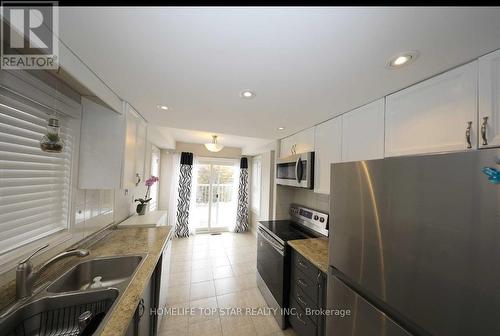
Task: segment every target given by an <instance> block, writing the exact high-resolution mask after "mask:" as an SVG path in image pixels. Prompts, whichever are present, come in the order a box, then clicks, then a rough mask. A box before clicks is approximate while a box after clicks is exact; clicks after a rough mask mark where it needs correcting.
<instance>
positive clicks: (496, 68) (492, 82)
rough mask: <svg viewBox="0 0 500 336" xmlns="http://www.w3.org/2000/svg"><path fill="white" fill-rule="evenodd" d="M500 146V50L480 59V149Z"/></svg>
mask: <svg viewBox="0 0 500 336" xmlns="http://www.w3.org/2000/svg"><path fill="white" fill-rule="evenodd" d="M498 146H500V50H497V51H495V52H492V53H491V54H488V55H486V56H483V57H481V58H479V147H498Z"/></svg>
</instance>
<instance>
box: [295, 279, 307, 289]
mask: <svg viewBox="0 0 500 336" xmlns="http://www.w3.org/2000/svg"><path fill="white" fill-rule="evenodd" d="M297 282H298V284H299V285H301V286H302V287H307V284H306V283H305V282H304V281H302V279H298V280H297Z"/></svg>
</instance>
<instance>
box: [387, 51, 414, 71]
mask: <svg viewBox="0 0 500 336" xmlns="http://www.w3.org/2000/svg"><path fill="white" fill-rule="evenodd" d="M417 57H418V52H417V51H407V52H404V53H400V54H398V55H396V56H394V57H392V58H391V59H390V60H389V63H388V64H387V66H388V67H389V68H390V69H398V68H401V67H402V66H405V65H408V64H410V63H412V62H414V61H415V60H416V59H417Z"/></svg>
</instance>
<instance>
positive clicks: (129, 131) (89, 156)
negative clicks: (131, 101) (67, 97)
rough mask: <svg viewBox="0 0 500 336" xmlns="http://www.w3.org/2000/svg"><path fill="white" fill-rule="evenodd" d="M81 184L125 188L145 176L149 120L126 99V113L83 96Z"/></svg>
mask: <svg viewBox="0 0 500 336" xmlns="http://www.w3.org/2000/svg"><path fill="white" fill-rule="evenodd" d="M82 107H83V111H82V128H81V140H80V160H79V169H78V187H79V188H80V189H121V188H130V187H133V186H135V185H136V183H137V181H138V180H139V178H140V179H141V180H144V167H145V159H146V139H147V124H146V122H145V121H144V119H142V117H141V116H140V115H139V114H138V113H137V112H136V111H134V109H133V108H132V107H131V106H130V105H128V104H126V103H123V109H124V111H125V113H123V112H122V113H121V114H119V113H116V112H115V111H113V110H111V109H109V108H107V107H104V106H102V105H100V104H98V103H95V102H94V101H92V100H91V99H88V98H82Z"/></svg>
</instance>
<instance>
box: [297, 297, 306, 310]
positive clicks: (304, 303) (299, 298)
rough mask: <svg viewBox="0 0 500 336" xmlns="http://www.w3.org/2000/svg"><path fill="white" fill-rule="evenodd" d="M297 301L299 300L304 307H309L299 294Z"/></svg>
mask: <svg viewBox="0 0 500 336" xmlns="http://www.w3.org/2000/svg"><path fill="white" fill-rule="evenodd" d="M297 300H299V302H300V303H302V304H303V305H304V306H306V307H307V302H305V301H304V300H303V299H302V298H301V297H300V295H298V294H297Z"/></svg>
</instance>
